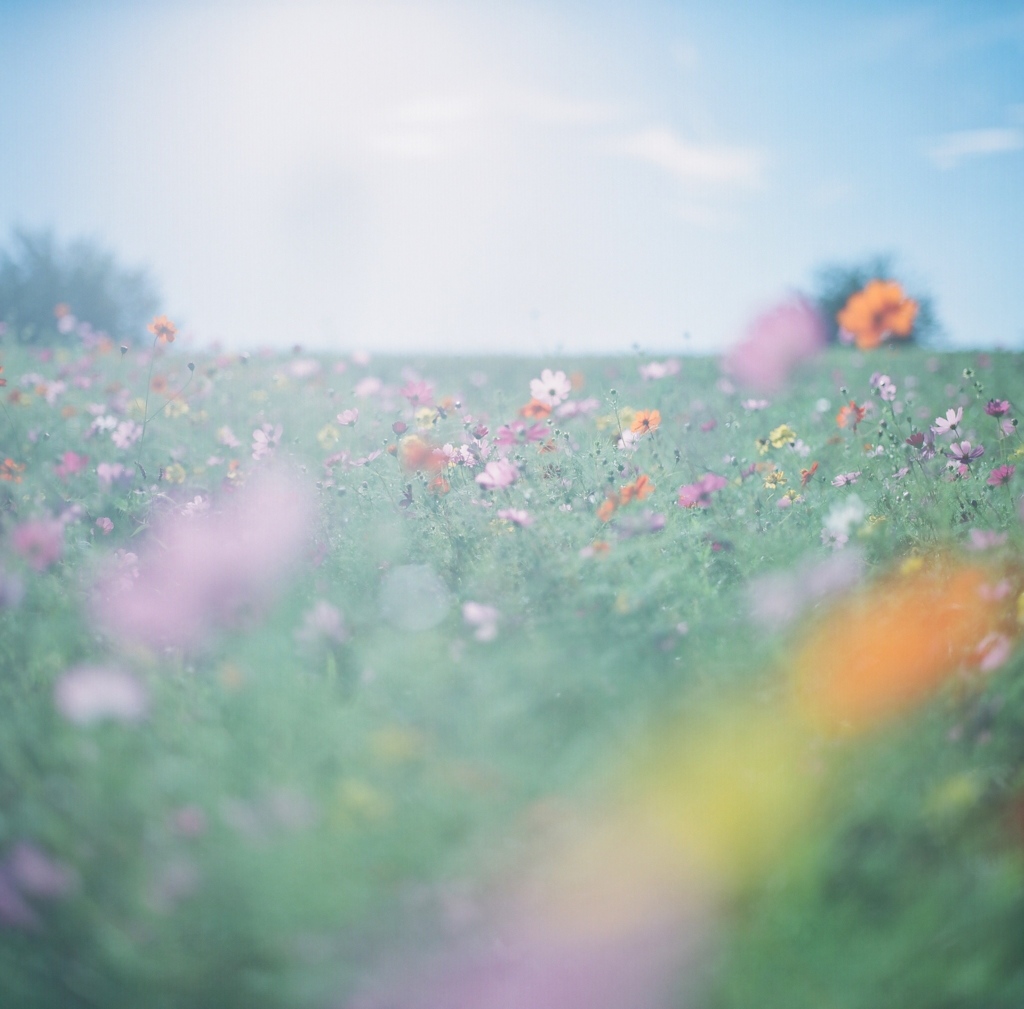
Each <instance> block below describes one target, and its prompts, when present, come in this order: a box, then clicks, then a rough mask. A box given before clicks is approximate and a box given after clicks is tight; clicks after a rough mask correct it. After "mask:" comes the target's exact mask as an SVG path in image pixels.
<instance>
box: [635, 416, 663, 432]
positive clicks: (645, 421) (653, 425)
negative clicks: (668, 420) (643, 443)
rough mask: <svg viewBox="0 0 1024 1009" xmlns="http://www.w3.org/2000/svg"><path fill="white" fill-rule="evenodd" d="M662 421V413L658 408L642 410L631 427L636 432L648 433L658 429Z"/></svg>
mask: <svg viewBox="0 0 1024 1009" xmlns="http://www.w3.org/2000/svg"><path fill="white" fill-rule="evenodd" d="M660 423H661V413H660V411H658V410H641V411H640V412H639V413H637V415H636V417H634V418H633V423H632V424H630V426H629V429H630V430H631V431H633V432H634V434H641V435H644V434H648V433H650V432H651V431H656V430H657V429H658V425H659V424H660Z"/></svg>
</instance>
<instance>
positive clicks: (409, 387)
mask: <svg viewBox="0 0 1024 1009" xmlns="http://www.w3.org/2000/svg"><path fill="white" fill-rule="evenodd" d="M399 393H400V394H401V395H402V396H404V397H405V398H406V399H407V400H408V401H409V403H410V404H411V405H412V406H430V405H431V403H433V401H434V387H433V386H432V385H431V384H430V383H429V382H424V381H423V380H422V379H411V380H410V381H408V382H406V383H405V385H404V386H402V388H401V389H400V390H399Z"/></svg>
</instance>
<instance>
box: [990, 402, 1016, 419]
mask: <svg viewBox="0 0 1024 1009" xmlns="http://www.w3.org/2000/svg"><path fill="white" fill-rule="evenodd" d="M1009 412H1010V402H1009V400H1006V399H990V400H989V401H988V402H987V403H986V404H985V413H987V414H988V415H989V416H990V417H1002V416H1003V414H1007V413H1009Z"/></svg>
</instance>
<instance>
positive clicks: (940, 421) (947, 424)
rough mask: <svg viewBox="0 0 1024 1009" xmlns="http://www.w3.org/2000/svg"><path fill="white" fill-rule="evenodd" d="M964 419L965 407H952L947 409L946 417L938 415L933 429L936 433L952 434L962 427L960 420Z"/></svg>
mask: <svg viewBox="0 0 1024 1009" xmlns="http://www.w3.org/2000/svg"><path fill="white" fill-rule="evenodd" d="M963 419H964V408H963V407H962V406H958V407H957V408H956V409H955V410H953V409H952V408H951V409H949V410H947V411H946V416H945V417H936V418H935V423H934V424H933V425H932V431H934V432H935V434H951V433H952V432H954V431H956V430H957V429H958V428H959V427H960V421H962V420H963Z"/></svg>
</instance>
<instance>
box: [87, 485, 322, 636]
mask: <svg viewBox="0 0 1024 1009" xmlns="http://www.w3.org/2000/svg"><path fill="white" fill-rule="evenodd" d="M311 518H312V510H311V501H310V498H309V496H308V495H307V494H306V493H304V492H303V491H302V490H301V489H299V488H297V487H296V485H295V481H294V480H293V479H286V478H285V477H284V476H282V475H280V474H276V475H272V474H266V475H264V476H262V477H261V478H259V479H256V480H254V481H253V482H252V483H251V484H250V485H248V486H246V487H245V488H244V489H243V490H241V491H239V492H238V493H237V495H235V496H232V497H228V498H227V499H225V500H224V501H223V503H222V505H221V507H220V508H219V509H217V510H211V511H210V512H207V513H201V514H198V515H195V516H193V517H192V518H183V517H182V516H181V515H178V514H168V515H166V516H164V518H163V520H162V521H158V522H157V523H156V526H155V528H154V529H153V532H152V534H151V536H150V537H149V539H148V541H147V542H146V543H145V544H144V545H143V546H142V547H141V548H140V549H139V551H138V553H139V557H138V574H137V576H136V578H135V579H134V580H133V581H126V580H125V579H124V577H123V572H120V573H119V572H118V571H117V570H115V569H114V567H113V566H111V567H110V568H108V570H107V572H106V573H105V575H104V576H103V577H102V578H101V579H100V582H99V585H98V591H97V593H96V603H95V612H96V616H97V619H98V620H99V622H100V624H101V626H102V627H103V629H104V630H106V631H107V632H108V633H110V634H112V635H114V636H116V637H119V638H123V639H126V640H129V641H136V642H142V643H145V644H148V645H151V646H153V647H159V646H161V645H180V646H194V645H197V644H200V643H202V641H203V639H205V638H206V637H207V635H208V634H209V632H210V631H211V630H212V629H213V627H214V626H216V625H217V624H224V623H228V622H230V621H232V620H233V619H235V618H236V617H237V616H238V614H239V613H240V611H242V610H243V609H245V608H247V607H250V606H259V605H261V604H265V603H266V602H267V601H269V599H270V597H271V596H272V594H273V591H274V589H275V587H276V585H277V583H278V582H279V581H280V580H281V579H282V577H283V576H284V575H285V574H286V573H287V571H288V569H289V568H290V567H291V566H292V565H293V563H294V562H295V561H296V560H298V558H299V555H300V554H301V552H302V548H303V545H304V543H305V540H306V535H307V532H308V530H309V527H310V521H311Z"/></svg>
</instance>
